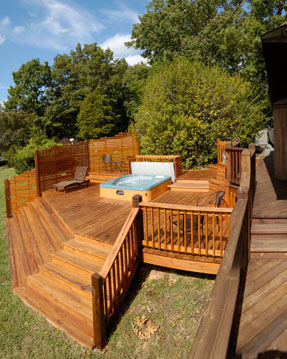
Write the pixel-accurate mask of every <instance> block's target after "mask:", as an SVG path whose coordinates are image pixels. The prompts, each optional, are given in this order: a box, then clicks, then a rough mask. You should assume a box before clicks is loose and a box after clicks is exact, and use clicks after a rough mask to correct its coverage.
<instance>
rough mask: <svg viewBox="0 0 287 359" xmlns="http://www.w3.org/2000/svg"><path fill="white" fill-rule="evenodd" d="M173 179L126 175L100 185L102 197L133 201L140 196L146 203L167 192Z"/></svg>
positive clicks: (156, 176)
mask: <svg viewBox="0 0 287 359" xmlns="http://www.w3.org/2000/svg"><path fill="white" fill-rule="evenodd" d="M170 183H171V178H170V177H169V176H164V175H140V174H139V175H132V174H131V175H126V176H122V177H118V178H116V179H113V180H110V181H107V182H104V183H101V184H100V196H101V197H105V198H113V199H121V200H126V201H131V200H132V197H133V196H134V195H135V194H140V195H141V196H142V197H143V200H144V201H150V200H152V199H153V198H155V197H157V196H159V195H161V194H162V193H164V192H166V191H167V189H168V187H167V186H168V185H169V184H170Z"/></svg>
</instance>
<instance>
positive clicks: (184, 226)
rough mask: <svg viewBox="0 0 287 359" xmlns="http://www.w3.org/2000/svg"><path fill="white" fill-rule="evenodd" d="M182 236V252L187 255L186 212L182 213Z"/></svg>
mask: <svg viewBox="0 0 287 359" xmlns="http://www.w3.org/2000/svg"><path fill="white" fill-rule="evenodd" d="M183 228H184V231H183V235H184V239H183V240H184V252H185V253H187V225H186V211H184V212H183Z"/></svg>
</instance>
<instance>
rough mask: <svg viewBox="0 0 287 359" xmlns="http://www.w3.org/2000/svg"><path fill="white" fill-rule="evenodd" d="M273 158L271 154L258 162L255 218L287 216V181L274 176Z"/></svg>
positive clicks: (254, 207)
mask: <svg viewBox="0 0 287 359" xmlns="http://www.w3.org/2000/svg"><path fill="white" fill-rule="evenodd" d="M273 160H274V159H273V156H272V155H271V156H268V157H265V158H264V159H261V160H260V161H259V163H258V166H257V169H256V180H257V187H256V192H255V197H254V206H253V218H287V181H283V180H276V179H275V178H274V174H273V171H274V163H273V162H274V161H273ZM267 203H268V206H267V205H266V204H267Z"/></svg>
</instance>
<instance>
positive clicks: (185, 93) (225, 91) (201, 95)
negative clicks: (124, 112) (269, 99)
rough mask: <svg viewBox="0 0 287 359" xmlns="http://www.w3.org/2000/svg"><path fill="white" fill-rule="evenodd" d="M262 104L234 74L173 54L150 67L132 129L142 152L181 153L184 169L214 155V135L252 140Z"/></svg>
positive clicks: (261, 120) (261, 117)
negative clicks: (169, 61)
mask: <svg viewBox="0 0 287 359" xmlns="http://www.w3.org/2000/svg"><path fill="white" fill-rule="evenodd" d="M264 105H265V104H264V101H262V100H261V99H258V98H256V97H255V96H254V92H253V87H252V85H251V84H250V83H249V82H247V81H245V80H243V79H242V78H241V77H240V76H239V75H235V76H233V77H231V76H230V75H229V74H228V73H227V72H226V71H222V70H221V69H220V68H219V67H218V66H213V67H209V66H205V65H203V64H201V63H199V62H194V63H191V62H189V61H188V60H186V59H178V60H176V61H175V62H173V63H165V64H162V65H158V66H157V67H156V68H155V69H154V71H153V74H152V76H150V77H149V78H148V80H147V83H146V86H145V89H144V94H143V99H142V103H141V105H140V107H139V111H138V113H137V114H136V117H135V121H134V123H133V124H132V125H131V129H132V130H133V131H135V132H137V133H138V134H139V136H140V140H141V146H142V152H143V153H146V154H151V153H153V154H182V155H183V158H184V163H185V165H186V167H187V168H189V167H191V166H194V165H202V164H205V163H208V162H209V161H211V160H214V159H215V158H216V139H217V138H218V137H219V138H221V139H222V140H224V139H226V140H233V139H235V138H237V137H240V138H241V140H242V143H243V144H244V143H245V144H246V143H248V142H250V141H252V140H254V138H255V136H256V134H257V132H258V130H260V129H261V128H262V127H263V126H264V125H265V120H264V118H265V117H264V115H263V112H262V109H263V108H264Z"/></svg>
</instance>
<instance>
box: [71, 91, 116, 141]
mask: <svg viewBox="0 0 287 359" xmlns="http://www.w3.org/2000/svg"><path fill="white" fill-rule="evenodd" d="M77 125H78V128H79V137H80V138H82V139H91V138H99V137H101V136H109V135H113V134H114V133H115V130H116V129H117V118H116V117H115V116H114V113H113V108H112V105H111V102H110V100H109V98H108V96H107V95H106V94H104V93H103V92H102V90H101V88H97V89H96V90H95V91H93V92H92V93H90V94H89V95H88V96H87V97H86V98H85V99H84V101H82V103H81V109H80V112H79V114H78V117H77Z"/></svg>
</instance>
